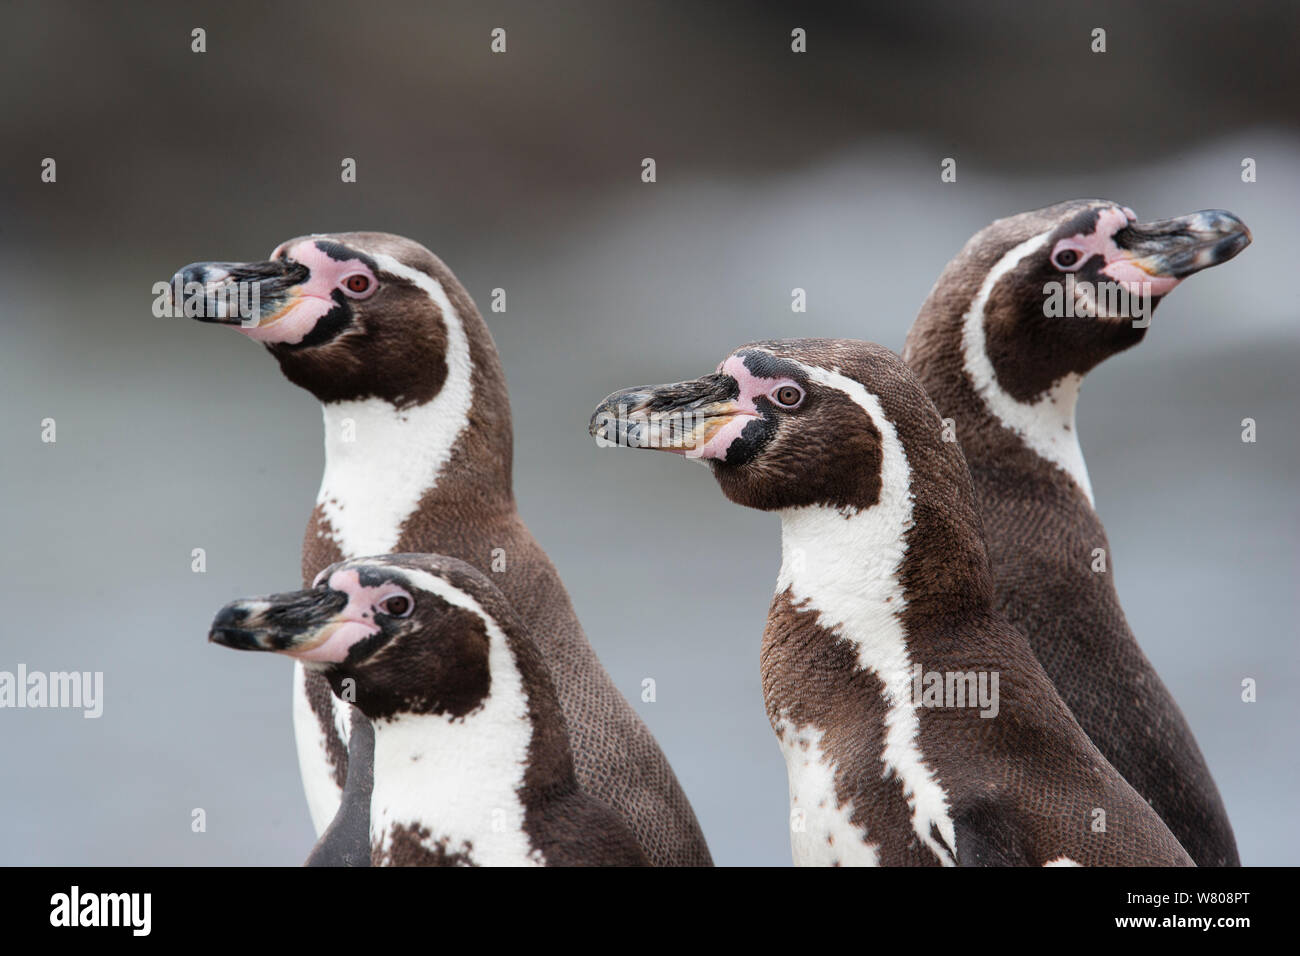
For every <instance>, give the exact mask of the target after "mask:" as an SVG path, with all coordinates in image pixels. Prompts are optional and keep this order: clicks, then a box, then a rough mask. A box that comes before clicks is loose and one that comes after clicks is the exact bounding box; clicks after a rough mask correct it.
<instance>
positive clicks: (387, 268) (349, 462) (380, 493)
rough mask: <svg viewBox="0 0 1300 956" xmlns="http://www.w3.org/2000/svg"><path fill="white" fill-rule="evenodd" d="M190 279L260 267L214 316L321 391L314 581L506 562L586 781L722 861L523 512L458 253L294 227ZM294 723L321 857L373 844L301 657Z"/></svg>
mask: <svg viewBox="0 0 1300 956" xmlns="http://www.w3.org/2000/svg"><path fill="white" fill-rule="evenodd" d="M176 281H177V282H178V283H180V284H182V285H186V286H187V287H188V284H192V283H193V284H198V285H199V286H201V287H203V288H205V289H215V288H216V287H218V286H220V285H221V284H223V283H227V282H232V281H233V282H248V283H251V284H253V285H254V286H255V288H256V291H257V293H258V295H257V299H256V301H257V302H258V307H257V309H256V310H255V314H254V315H253V316H252V317H251V318H245V319H244V320H243V321H242V322H241V320H240V318H239V317H230V316H226V315H225V314H224V313H222V312H220V311H219V310H218V311H216V312H215V314H214V313H209V315H207V316H205V317H203V318H205V319H206V320H207V321H215V322H218V323H221V324H227V325H232V326H235V327H238V328H239V329H240V331H242V332H244V334H246V335H248V336H249V337H250V338H253V339H254V340H256V341H260V342H261V343H262V344H264V345H265V346H266V348H267V349H268V350H269V351H270V352H271V354H272V355H273V356H274V357H275V358H276V359H277V361H278V362H279V363H280V367H281V370H282V371H283V373H284V374H285V376H286V377H287V378H288V379H289V380H290V381H292V382H294V383H295V384H297V385H299V386H300V387H303V388H305V389H307V390H308V391H310V392H312V393H313V394H314V395H315V396H316V397H317V398H318V399H319V400H320V401H321V403H322V408H323V412H324V420H325V470H324V475H323V478H322V483H321V488H320V492H319V494H318V496H317V499H316V503H315V507H314V509H313V510H312V512H311V517H310V520H309V523H308V527H307V530H306V534H305V538H304V542H303V559H302V573H303V582H304V584H306V583H308V582H310V581H312V580H313V579H314V578H315V576H316V575H317V573H318V572H320V570H321V569H323V568H325V567H328V566H330V565H332V564H334V563H336V562H338V561H340V560H343V559H345V558H353V557H360V556H363V555H369V554H383V553H390V552H421V553H425V552H427V553H438V554H446V555H450V556H453V557H457V558H459V559H461V560H464V561H466V562H468V563H469V564H470V565H472V566H474V567H476V568H478V569H480V570H482V571H489V570H490V571H493V572H494V574H493V580H494V582H495V583H496V584H497V585H498V586H499V587H500V588H501V590H502V591H503V592H504V593H505V594H506V597H507V599H508V600H509V601H510V602H511V604H512V606H513V607H514V608H515V610H516V611H517V612H518V613H519V615H520V617H521V618H522V619H523V621H524V623H525V625H526V626H527V627H528V628H529V630H530V631H531V632H532V633H534V634H541V635H545V636H546V641H545V643H544V644H542V645H541V646H540V650H541V653H542V655H543V657H544V659H545V661H546V664H547V666H548V668H549V671H550V674H551V677H552V679H553V680H554V682H555V686H556V691H557V693H558V695H559V700H560V705H561V707H562V708H563V710H564V712H565V716H566V722H567V726H568V730H569V734H570V735H571V738H572V741H571V742H572V752H573V755H574V760H575V762H576V772H577V776H578V780H579V783H580V784H581V785H582V787H583V788H584V790H586V791H587V792H588V793H590V794H592V795H594V796H596V797H597V798H599V799H601V800H602V801H603V802H605V803H607V804H608V805H609V806H611V807H612V808H613V809H614V810H615V811H616V812H618V813H619V814H620V815H621V816H622V817H623V818H624V819H626V820H627V821H628V823H629V825H630V826H631V828H632V830H633V832H634V833H635V834H636V836H637V839H638V840H639V841H640V843H641V845H642V846H643V847H644V848H645V850H646V853H647V855H648V856H649V858H650V859H651V861H652V862H653V863H654V864H655V865H697V866H698V865H709V864H710V863H711V860H710V857H709V852H708V848H707V846H706V844H705V842H704V837H703V834H702V833H701V831H700V828H699V824H698V823H697V822H696V819H695V815H694V812H693V811H692V810H691V807H690V804H689V803H688V802H687V800H686V797H685V794H684V793H683V792H682V790H681V787H680V785H679V784H678V782H677V779H676V777H675V776H674V774H673V772H672V768H671V767H670V766H669V764H668V761H667V759H666V758H665V757H664V755H663V753H662V751H661V750H660V749H659V747H658V744H657V743H656V742H655V740H654V738H653V737H652V736H651V734H650V732H649V730H648V729H647V728H646V726H645V725H644V723H642V721H641V719H640V718H639V717H638V716H637V714H636V712H635V711H634V710H633V709H632V708H631V706H630V705H629V704H628V702H627V701H626V700H625V699H624V698H623V696H622V695H621V694H620V693H619V691H618V690H617V689H616V688H615V687H614V685H613V683H612V681H611V680H610V678H609V675H608V674H607V673H606V672H605V670H604V668H603V667H602V666H601V664H600V661H599V660H598V659H597V657H596V655H595V652H594V651H593V650H592V648H591V645H590V644H589V643H588V642H587V639H586V637H585V635H584V634H583V631H582V627H581V625H580V624H579V622H578V620H577V617H576V615H575V613H574V611H573V606H572V604H571V602H570V600H569V597H568V594H567V593H566V591H565V589H564V585H563V583H562V582H561V581H560V578H559V576H558V574H557V573H556V571H555V568H554V567H553V565H552V564H551V562H550V560H549V558H548V557H547V555H546V553H545V552H544V551H543V550H542V549H541V547H540V546H539V545H538V543H537V542H536V540H534V538H533V537H532V535H531V534H530V533H529V531H528V529H527V527H526V526H525V525H524V523H523V521H522V520H521V519H520V517H519V514H518V512H517V510H516V507H515V499H514V492H513V487H512V476H511V468H512V430H511V417H510V402H509V397H508V394H507V391H506V384H505V377H504V374H503V372H502V369H501V364H500V360H499V358H498V356H497V352H496V347H495V345H494V344H493V342H492V338H491V335H490V334H489V332H488V329H487V326H486V325H485V323H484V322H483V320H482V318H481V317H480V315H479V313H478V310H477V309H476V308H475V306H474V303H473V301H472V300H471V299H470V297H469V295H468V293H467V292H466V291H465V290H464V288H463V287H462V286H461V285H460V283H459V282H458V281H457V280H456V278H455V276H454V275H452V273H451V271H450V270H449V269H447V267H446V266H445V265H444V264H443V263H442V262H441V261H440V260H439V259H438V258H437V257H435V256H434V255H433V254H432V253H430V252H429V251H428V250H427V249H425V248H424V247H423V246H420V245H419V244H417V243H415V242H412V241H411V240H409V239H404V238H402V237H399V236H392V235H388V234H384V233H341V234H335V235H315V236H307V237H300V238H297V239H292V240H289V241H288V242H285V243H283V244H281V245H280V246H279V247H277V248H276V250H275V251H274V252H273V253H272V256H271V259H270V260H268V261H267V262H261V263H242V264H230V263H206V262H202V263H194V264H192V265H190V266H187V267H186V268H185V269H183V270H182V271H181V272H180V273H178V276H177V278H176ZM294 727H295V735H296V737H297V741H298V752H299V765H300V768H301V772H302V777H303V782H304V787H305V789H306V792H307V796H308V803H309V805H310V807H311V811H312V818H313V822H314V823H315V826H316V830H317V833H318V834H320V833H322V832H323V831H324V830H325V828H326V827H327V826H329V827H330V828H331V831H332V832H331V840H332V841H333V842H332V843H331V844H330V845H329V846H327V847H325V848H323V851H322V853H320V854H319V856H320V859H321V860H331V859H332V860H354V859H358V858H364V856H365V846H366V844H365V840H366V835H365V833H364V831H362V830H359V829H358V827H357V825H356V824H355V823H353V824H348V823H347V822H346V820H353V821H355V820H359V819H361V818H362V816H363V814H360V813H352V814H345V815H344V818H339V817H338V809H339V807H340V803H341V802H342V803H343V804H345V805H348V804H351V805H356V806H363V805H364V803H365V801H366V799H367V795H366V794H365V793H364V791H361V792H358V793H355V794H351V795H345V793H344V788H345V784H347V782H348V781H349V779H354V780H355V782H356V785H357V786H359V787H363V788H364V786H365V785H366V781H367V780H368V779H369V777H368V775H366V774H357V775H351V774H350V773H349V769H350V768H349V741H351V740H353V738H354V735H353V734H352V732H351V727H350V716H349V708H347V707H345V706H341V705H340V704H339V703H338V702H337V700H336V698H335V697H334V695H333V694H332V693H331V691H330V688H329V685H328V684H327V683H326V682H325V680H324V679H323V677H321V676H320V675H319V674H315V673H312V672H310V671H308V670H306V669H304V668H302V667H301V666H299V667H298V668H297V669H296V672H295V683H294ZM363 738H364V735H363ZM361 743H362V744H363V745H364V743H365V741H364V739H362V740H361ZM363 749H364V746H363ZM363 759H364V757H363ZM336 820H337V823H332V822H331V821H336Z"/></svg>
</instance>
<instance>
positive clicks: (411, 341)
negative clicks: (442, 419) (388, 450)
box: [171, 232, 473, 408]
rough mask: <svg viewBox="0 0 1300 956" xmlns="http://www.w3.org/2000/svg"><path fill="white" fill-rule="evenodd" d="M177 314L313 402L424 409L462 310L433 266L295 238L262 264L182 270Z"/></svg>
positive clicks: (360, 238)
mask: <svg viewBox="0 0 1300 956" xmlns="http://www.w3.org/2000/svg"><path fill="white" fill-rule="evenodd" d="M171 287H172V289H173V290H174V291H173V292H172V295H173V296H174V295H176V294H177V291H179V294H181V295H182V296H183V297H184V306H183V309H184V314H185V315H188V316H191V317H192V318H196V319H198V320H199V321H202V322H215V323H218V324H221V325H229V326H231V327H233V328H235V329H237V330H238V331H240V332H242V333H244V334H245V335H247V336H248V337H249V338H251V339H254V340H255V341H258V342H261V343H262V344H263V345H265V346H266V348H267V349H268V350H269V351H270V352H271V354H272V355H274V356H275V358H276V359H277V360H278V361H279V363H280V367H281V369H282V370H283V371H284V374H285V376H286V377H287V378H288V379H289V380H290V381H292V382H294V384H296V385H299V386H301V387H303V388H305V389H307V390H308V391H310V392H312V393H313V394H314V395H315V396H316V397H317V398H319V399H320V400H321V401H322V402H337V401H349V400H356V399H364V398H372V397H377V398H382V399H386V400H387V401H389V402H391V403H392V404H394V405H395V406H397V407H399V408H402V407H406V406H408V405H414V404H421V403H423V402H426V401H428V400H430V399H431V398H433V397H434V396H435V395H436V394H437V393H438V391H439V389H440V388H441V386H442V384H443V382H444V380H445V379H446V377H447V363H446V359H447V345H448V335H449V329H448V324H449V322H455V321H459V317H458V315H457V314H456V313H457V312H458V311H465V310H472V309H473V305H472V303H470V301H469V298H468V295H467V294H466V293H465V291H464V290H463V289H462V288H461V286H460V284H459V283H458V282H457V281H456V279H455V277H454V276H452V274H451V272H450V271H449V270H448V269H447V267H446V266H444V265H443V264H442V262H441V261H440V260H439V259H438V258H437V257H436V256H434V255H433V253H431V252H430V251H429V250H428V249H426V248H424V246H422V245H420V244H419V243H417V242H413V241H411V240H410V239H405V238H403V237H401V236H394V235H390V234H388V233H381V232H347V233H335V234H328V235H325V234H321V235H311V236H300V237H298V238H296V239H290V240H288V241H287V242H282V243H281V244H280V245H279V246H277V247H276V248H275V250H274V251H273V252H272V253H271V258H270V259H268V260H267V261H265V262H244V263H231V262H194V263H191V264H190V265H187V266H185V268H183V269H181V270H180V271H179V272H178V273H176V275H175V276H173V278H172V286H171Z"/></svg>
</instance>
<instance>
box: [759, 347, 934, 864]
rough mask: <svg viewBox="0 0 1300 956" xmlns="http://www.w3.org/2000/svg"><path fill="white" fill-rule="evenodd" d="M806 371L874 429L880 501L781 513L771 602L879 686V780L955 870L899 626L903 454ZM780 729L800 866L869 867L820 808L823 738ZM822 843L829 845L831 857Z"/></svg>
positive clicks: (867, 404)
mask: <svg viewBox="0 0 1300 956" xmlns="http://www.w3.org/2000/svg"><path fill="white" fill-rule="evenodd" d="M805 369H806V370H807V372H808V374H809V377H810V378H812V379H813V380H814V381H817V382H820V383H821V384H823V385H828V386H830V387H832V388H837V389H839V390H840V391H842V392H844V393H845V394H846V395H848V397H849V398H851V399H852V400H853V401H854V402H856V403H857V404H858V405H859V406H860V407H861V408H862V409H863V411H864V412H865V413H866V414H867V415H868V416H869V417H870V418H871V420H872V422H873V423H874V424H875V426H876V428H877V429H878V430H879V432H880V436H881V453H882V454H881V488H880V500H879V501H878V502H877V503H876V504H875V505H873V506H872V507H870V508H868V509H866V510H865V511H858V512H856V513H852V514H846V512H844V511H841V510H838V509H834V508H829V507H822V506H808V507H801V508H790V509H787V510H785V511H783V512H782V513H781V572H780V575H779V576H778V578H777V593H781V592H783V591H785V590H786V589H787V588H788V589H789V590H790V598H791V601H792V602H793V603H794V605H795V606H796V607H799V608H801V609H803V610H809V611H816V612H817V614H818V623H819V624H820V625H821V626H822V627H824V628H826V629H827V630H829V631H831V632H833V633H834V634H835V635H836V636H837V637H839V638H841V639H843V640H846V641H849V642H851V643H852V644H853V645H854V646H856V648H857V654H858V663H859V665H860V666H861V667H862V668H863V669H864V670H868V671H870V672H871V673H873V674H875V675H876V676H877V677H878V678H879V679H880V681H881V682H882V683H883V684H884V688H885V691H884V692H885V701H886V704H887V706H888V715H887V716H886V718H885V724H886V726H885V748H884V766H883V767H882V768H881V774H882V776H888V775H891V774H892V775H894V776H897V778H898V779H899V780H901V781H902V784H903V791H904V795H905V796H906V797H907V800H908V805H909V807H910V808H911V811H912V827H913V829H914V830H915V832H916V836H917V838H918V839H919V840H920V841H921V842H922V843H924V844H925V845H926V846H928V847H930V849H931V850H933V851H934V853H935V855H936V856H937V857H938V858H939V860H940V861H941V862H942V863H943V864H944V865H952V864H953V863H954V862H955V861H954V860H953V859H952V855H951V853H950V852H949V851H948V850H947V849H945V848H944V847H943V845H942V844H941V843H939V842H938V841H936V840H935V839H934V837H933V836H932V833H931V828H932V827H934V828H937V830H938V832H939V834H940V835H941V836H942V837H943V839H944V840H945V841H946V842H947V844H948V847H953V848H955V847H956V837H955V834H954V829H953V823H952V819H951V817H950V816H949V813H948V799H947V795H946V793H945V792H944V790H943V787H942V785H941V784H940V782H939V780H938V778H937V776H936V775H935V773H934V772H933V771H932V770H931V769H930V767H929V766H928V765H927V764H926V761H925V756H924V754H922V753H921V750H920V745H919V743H918V741H917V734H918V730H919V721H918V718H917V706H918V705H917V703H916V702H915V701H914V700H913V696H912V664H913V661H912V660H911V657H910V655H909V653H908V648H907V642H906V636H905V633H904V630H903V624H902V621H901V618H900V615H901V613H902V611H903V609H904V608H905V607H906V604H907V601H906V597H905V594H904V591H903V586H902V584H901V583H900V581H899V575H900V573H901V569H902V563H903V557H904V555H905V553H906V551H907V532H908V531H909V530H910V529H911V527H912V524H913V519H912V494H911V491H910V487H911V471H910V468H909V466H908V462H907V455H906V454H905V452H904V450H903V445H902V442H901V441H900V440H899V438H898V433H897V432H896V430H895V429H894V426H893V423H892V422H890V420H889V419H888V417H887V416H886V415H885V412H884V409H883V408H882V407H881V405H880V400H879V399H878V398H877V397H876V396H875V395H873V394H871V393H870V392H868V391H867V390H866V389H865V388H863V386H862V385H861V384H859V383H858V382H856V381H854V380H853V379H850V378H847V377H845V376H842V375H838V374H835V373H833V372H828V371H825V370H823V369H819V368H813V367H808V366H805ZM922 663H923V662H922ZM781 723H782V724H783V725H784V726H783V727H779V728H777V729H778V730H781V731H783V732H782V747H783V750H784V751H785V754H786V769H787V771H788V773H789V776H790V795H791V805H792V808H793V809H795V810H798V809H802V810H803V811H804V813H805V814H807V815H808V818H807V821H806V829H805V831H804V832H803V833H798V832H792V834H791V842H792V846H793V849H794V855H795V860H796V862H817V861H818V860H819V859H820V857H821V856H822V855H824V854H826V853H830V852H833V853H834V855H835V856H836V858H837V859H838V860H839V862H842V863H845V864H850V863H858V864H859V865H871V864H873V863H874V862H875V861H876V859H877V856H878V845H874V846H873V845H872V844H870V843H865V842H864V841H863V838H862V833H861V831H860V830H859V829H858V828H856V827H854V826H853V825H852V824H851V823H850V822H849V819H850V817H851V815H852V812H853V808H852V807H851V806H847V805H845V806H842V807H841V806H838V805H837V803H838V802H837V800H836V799H835V794H834V790H833V789H831V790H830V791H829V793H830V799H829V800H827V799H825V794H826V791H827V786H828V782H830V781H832V780H833V777H834V772H835V768H834V767H833V766H829V765H830V763H831V758H829V757H828V756H827V755H825V754H822V753H821V752H820V746H819V741H820V736H821V735H820V732H819V731H818V729H817V728H810V727H798V726H796V725H794V724H793V723H792V722H791V721H789V720H788V719H787V718H785V717H782V718H781ZM810 753H811V754H813V755H814V757H815V759H811V760H810V759H808V758H809V756H810ZM819 804H821V806H822V808H821V809H818V805H819ZM827 836H831V837H834V838H835V839H834V841H833V849H832V847H831V846H830V845H829V844H828V841H827V839H826V838H827ZM870 837H871V835H870V834H868V839H870ZM851 853H856V854H857V857H856V858H855V857H854V856H852V855H850V854H851Z"/></svg>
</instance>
